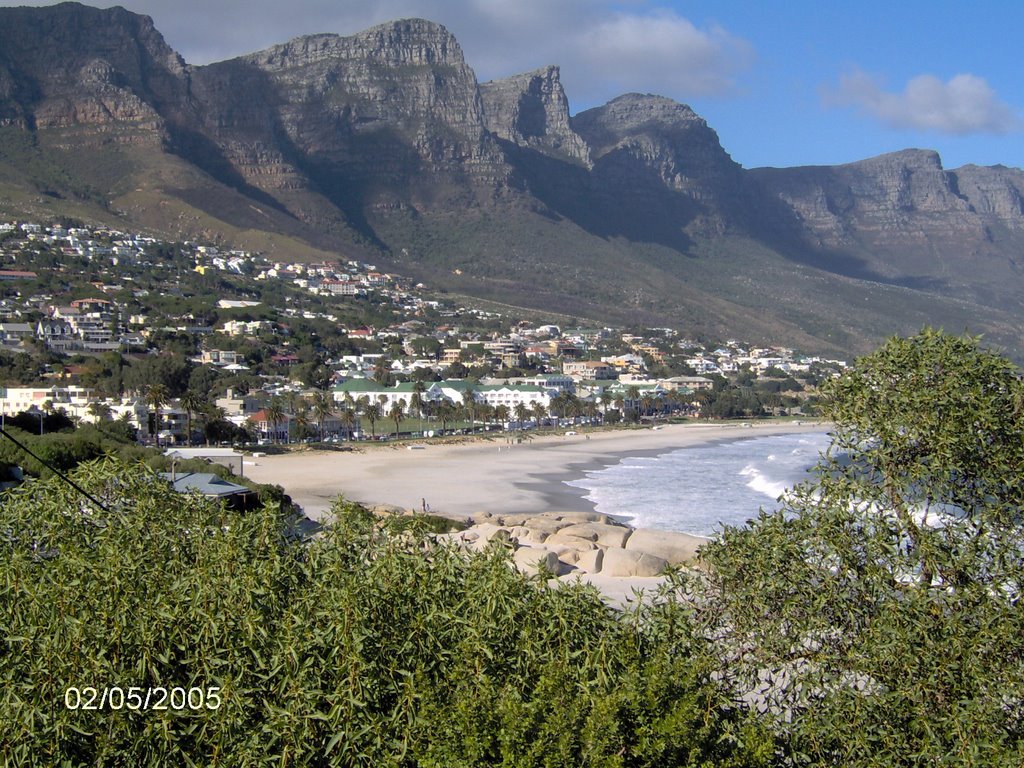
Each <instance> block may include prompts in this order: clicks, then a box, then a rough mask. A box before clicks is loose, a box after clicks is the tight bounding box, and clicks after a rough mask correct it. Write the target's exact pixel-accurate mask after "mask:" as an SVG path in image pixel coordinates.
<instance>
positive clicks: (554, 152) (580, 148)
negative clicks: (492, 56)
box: [480, 67, 590, 166]
mask: <svg viewBox="0 0 1024 768" xmlns="http://www.w3.org/2000/svg"><path fill="white" fill-rule="evenodd" d="M480 95H481V97H482V99H483V106H484V119H485V122H486V125H487V129H488V130H490V131H491V132H493V133H494V134H495V135H496V136H498V137H499V138H501V139H504V140H506V141H509V142H512V143H513V144H516V145H518V146H521V147H529V148H530V149H535V150H537V151H538V152H543V153H545V154H548V155H551V156H552V157H555V158H560V159H566V160H570V161H573V162H578V163H581V164H583V165H588V166H589V164H590V152H589V149H588V147H587V144H586V142H585V141H584V140H583V139H582V138H581V137H580V136H579V135H578V134H577V133H576V131H574V130H573V128H572V125H571V121H570V118H569V100H568V98H566V95H565V91H564V90H563V89H562V82H561V79H560V74H559V69H558V67H543V68H542V69H538V70H536V71H534V72H527V73H526V74H522V75H515V76H514V77H508V78H505V79H503V80H492V81H490V82H487V83H483V84H482V85H481V86H480Z"/></svg>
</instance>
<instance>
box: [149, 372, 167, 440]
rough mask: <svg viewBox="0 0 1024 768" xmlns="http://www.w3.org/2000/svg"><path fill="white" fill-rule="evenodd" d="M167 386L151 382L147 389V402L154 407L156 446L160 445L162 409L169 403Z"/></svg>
mask: <svg viewBox="0 0 1024 768" xmlns="http://www.w3.org/2000/svg"><path fill="white" fill-rule="evenodd" d="M167 398H168V394H167V387H165V386H164V385H163V384H159V383H158V384H150V385H149V387H147V389H146V404H147V405H148V406H149V407H150V408H152V409H153V434H154V435H155V436H156V447H157V448H159V447H160V409H161V408H163V407H164V406H165V405H166V404H167Z"/></svg>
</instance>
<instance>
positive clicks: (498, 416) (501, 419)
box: [494, 404, 509, 429]
mask: <svg viewBox="0 0 1024 768" xmlns="http://www.w3.org/2000/svg"><path fill="white" fill-rule="evenodd" d="M508 417H509V410H508V406H507V405H505V404H499V405H496V406H494V420H495V421H496V422H498V423H499V424H500V425H501V428H502V429H504V428H505V425H506V424H508Z"/></svg>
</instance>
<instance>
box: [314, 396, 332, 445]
mask: <svg viewBox="0 0 1024 768" xmlns="http://www.w3.org/2000/svg"><path fill="white" fill-rule="evenodd" d="M333 409H334V396H333V395H332V394H331V393H330V392H324V391H319V392H317V393H316V394H315V395H313V417H314V418H315V419H316V431H317V436H318V437H319V439H321V440H323V439H324V420H325V419H326V418H327V417H328V416H330V415H331V412H332V411H333Z"/></svg>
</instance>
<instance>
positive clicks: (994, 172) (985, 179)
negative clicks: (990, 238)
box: [950, 165, 1024, 231]
mask: <svg viewBox="0 0 1024 768" xmlns="http://www.w3.org/2000/svg"><path fill="white" fill-rule="evenodd" d="M950 175H951V176H952V178H953V179H954V180H955V181H956V187H957V190H958V191H959V193H960V195H962V196H963V197H964V199H966V200H967V202H968V203H969V204H970V206H971V208H972V209H973V210H974V212H975V213H977V214H978V216H980V217H981V218H982V219H983V220H985V221H986V222H988V223H991V224H999V225H1002V226H1004V227H1007V228H1008V229H1011V230H1015V231H1021V230H1024V171H1022V170H1020V169H1019V168H1007V167H1006V166H1002V165H996V166H991V167H982V166H978V165H965V166H963V167H962V168H957V169H956V170H954V171H951V172H950Z"/></svg>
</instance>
